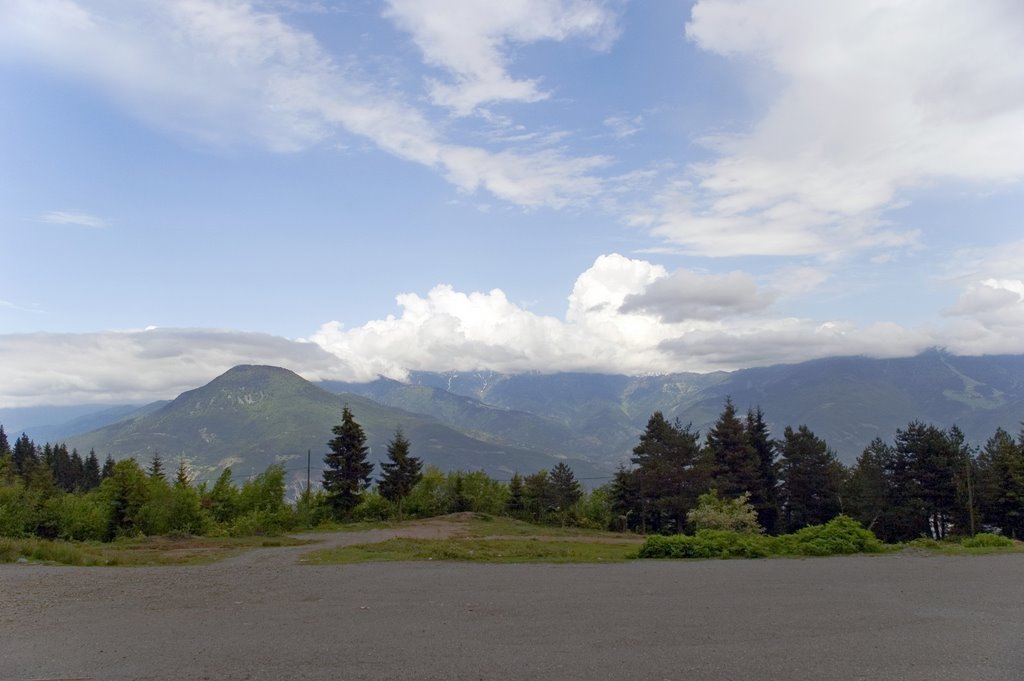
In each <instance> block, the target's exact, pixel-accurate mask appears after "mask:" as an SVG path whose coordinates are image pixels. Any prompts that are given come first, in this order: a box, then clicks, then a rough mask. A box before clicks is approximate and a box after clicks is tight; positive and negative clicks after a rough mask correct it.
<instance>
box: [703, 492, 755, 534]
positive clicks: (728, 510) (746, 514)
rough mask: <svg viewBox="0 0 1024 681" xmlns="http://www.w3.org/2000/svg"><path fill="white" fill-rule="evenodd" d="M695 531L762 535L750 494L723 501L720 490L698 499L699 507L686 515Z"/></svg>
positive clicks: (746, 493)
mask: <svg viewBox="0 0 1024 681" xmlns="http://www.w3.org/2000/svg"><path fill="white" fill-rule="evenodd" d="M686 520H687V521H688V522H689V523H690V526H691V527H693V529H694V530H728V531H731V532H741V533H746V534H762V533H763V532H764V530H763V529H762V528H761V526H760V525H758V524H757V511H755V510H754V507H753V506H751V505H750V492H744V493H743V494H741V495H740V496H739V497H738V498H736V499H722V498H721V497H719V496H718V490H711V491H709V492H708V493H707V494H702V495H700V496H699V497H698V498H697V507H696V508H695V509H693V510H692V511H690V512H689V513H687V514H686Z"/></svg>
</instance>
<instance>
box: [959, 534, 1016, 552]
mask: <svg viewBox="0 0 1024 681" xmlns="http://www.w3.org/2000/svg"><path fill="white" fill-rule="evenodd" d="M960 546H963V547H966V548H969V549H981V548H999V549H1004V548H1009V547H1010V546H1013V540H1012V539H1010V538H1009V537H1003V536H1002V535H998V534H992V533H991V532H979V533H978V534H976V535H974V536H973V537H964V538H963V539H961V540H960Z"/></svg>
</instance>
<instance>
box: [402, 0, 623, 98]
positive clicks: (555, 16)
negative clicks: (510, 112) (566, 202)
mask: <svg viewBox="0 0 1024 681" xmlns="http://www.w3.org/2000/svg"><path fill="white" fill-rule="evenodd" d="M385 16H387V17H388V18H390V19H391V20H392V21H394V23H395V24H396V25H397V26H398V27H399V28H400V29H402V30H403V31H406V32H408V33H409V34H411V36H412V39H413V41H414V42H415V43H416V46H417V47H419V49H420V51H421V52H422V53H423V58H424V60H425V61H426V62H427V63H428V64H431V65H433V66H438V67H440V68H443V69H445V70H446V71H447V72H448V73H449V74H450V75H451V76H452V77H453V79H454V82H440V81H437V80H433V81H431V83H430V95H431V99H432V100H433V102H434V103H435V104H438V105H441V106H446V107H450V108H451V109H452V111H453V112H454V113H456V114H457V115H460V116H466V115H469V114H471V113H473V112H474V111H475V110H476V109H477V108H478V107H479V106H480V105H482V104H487V103H490V102H501V101H516V102H536V101H539V100H542V99H546V98H547V97H548V93H547V92H545V91H544V90H543V89H541V87H540V83H539V82H538V80H536V79H516V78H514V77H513V76H512V75H511V74H509V72H508V63H509V61H510V60H509V57H508V52H509V51H510V49H511V46H513V45H523V44H528V43H533V42H537V41H541V40H554V41H562V40H566V39H569V38H573V37H583V38H588V39H590V40H591V41H593V43H594V44H595V45H596V46H598V47H603V46H605V45H607V44H609V43H610V42H611V40H612V39H614V37H615V35H616V33H617V28H616V25H615V20H616V17H615V15H614V14H613V13H612V12H611V11H610V10H609V9H608V8H607V7H605V6H604V4H603V3H599V2H591V1H589V0H504V1H503V2H498V3H482V2H477V1H476V0H389V2H388V7H387V10H386V11H385Z"/></svg>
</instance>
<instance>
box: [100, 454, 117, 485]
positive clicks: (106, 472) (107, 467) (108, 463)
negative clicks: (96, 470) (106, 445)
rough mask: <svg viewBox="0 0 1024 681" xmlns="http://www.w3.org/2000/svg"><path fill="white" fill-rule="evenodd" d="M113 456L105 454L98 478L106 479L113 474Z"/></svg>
mask: <svg viewBox="0 0 1024 681" xmlns="http://www.w3.org/2000/svg"><path fill="white" fill-rule="evenodd" d="M114 465H115V462H114V457H112V456H111V455H110V454H107V458H106V459H104V461H103V468H102V469H101V470H100V480H101V481H102V480H106V479H107V478H109V477H110V476H112V475H113V474H114Z"/></svg>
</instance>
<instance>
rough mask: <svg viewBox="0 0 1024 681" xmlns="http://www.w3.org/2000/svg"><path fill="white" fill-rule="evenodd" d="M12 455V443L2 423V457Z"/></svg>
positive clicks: (0, 447)
mask: <svg viewBox="0 0 1024 681" xmlns="http://www.w3.org/2000/svg"><path fill="white" fill-rule="evenodd" d="M10 453H11V443H10V442H9V441H8V440H7V432H6V431H5V430H4V426H3V424H2V423H0V456H3V455H4V454H10Z"/></svg>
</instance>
